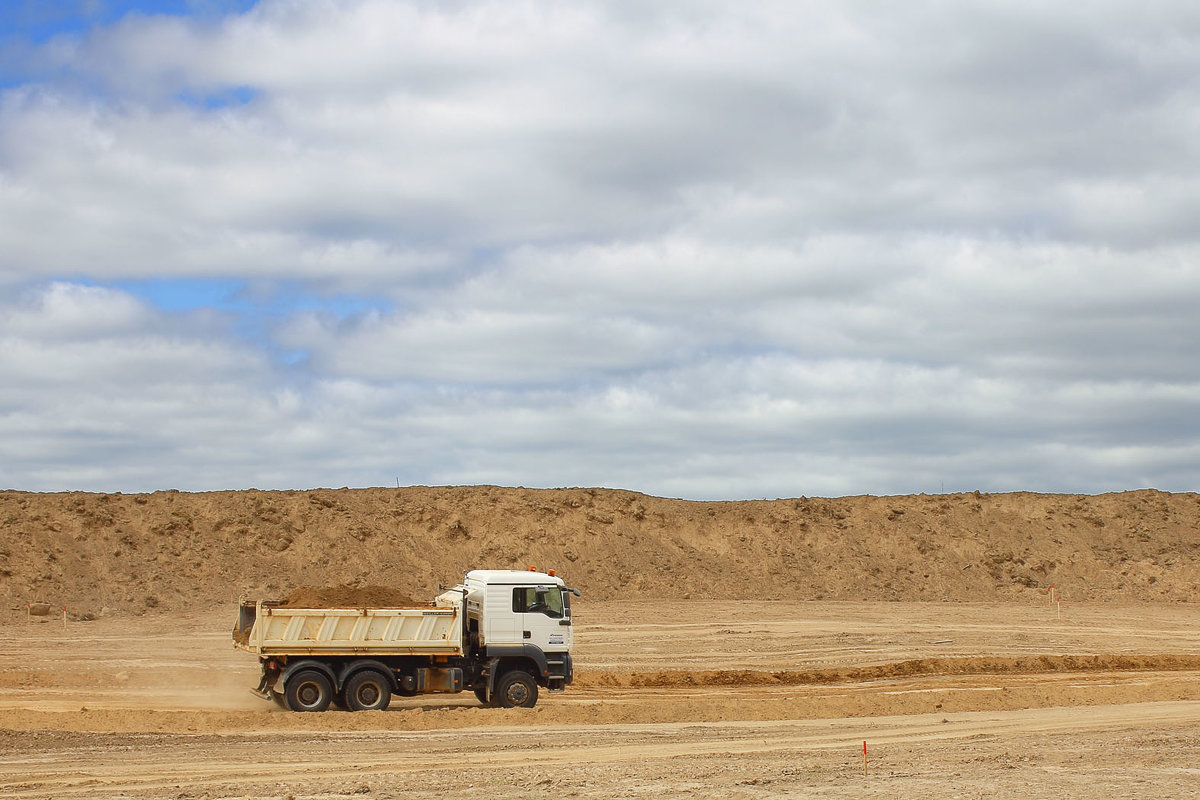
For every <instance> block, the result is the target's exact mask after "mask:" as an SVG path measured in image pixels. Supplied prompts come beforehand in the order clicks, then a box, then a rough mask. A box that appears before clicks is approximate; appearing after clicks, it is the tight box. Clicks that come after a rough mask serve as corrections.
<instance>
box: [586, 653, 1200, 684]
mask: <svg viewBox="0 0 1200 800" xmlns="http://www.w3.org/2000/svg"><path fill="white" fill-rule="evenodd" d="M1149 670H1153V671H1159V672H1178V671H1184V670H1188V671H1195V670H1200V656H1188V655H1177V654H1158V655H1111V654H1105V655H1083V656H1080V655H1041V656H1021V657H1015V658H1002V657H975V656H972V657H963V658H916V659H909V660H906V661H898V662H894V663H889V664H873V665H870V666H864V667H836V668H830V669H810V670H772V671H768V670H748V669H742V670H700V671H688V670H667V671H659V672H591V673H582V674H580V675H577V676H576V677H575V685H577V686H578V687H583V688H592V687H613V688H623V689H679V688H686V687H689V686H804V685H810V684H828V683H860V682H862V681H875V680H886V679H889V678H912V677H920V676H927V675H1040V674H1047V673H1058V672H1066V673H1077V672H1131V671H1149Z"/></svg>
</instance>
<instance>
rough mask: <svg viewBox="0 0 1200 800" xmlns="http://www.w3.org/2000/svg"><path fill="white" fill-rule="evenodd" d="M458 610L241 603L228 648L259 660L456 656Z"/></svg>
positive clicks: (457, 607) (459, 646)
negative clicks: (302, 606)
mask: <svg viewBox="0 0 1200 800" xmlns="http://www.w3.org/2000/svg"><path fill="white" fill-rule="evenodd" d="M462 628H463V625H462V606H461V604H457V605H452V606H435V607H426V608H282V607H280V604H279V603H273V602H271V601H264V600H259V601H255V602H252V601H246V602H243V603H242V605H241V608H240V610H239V614H238V622H237V627H236V628H234V631H233V642H234V646H236V647H238V648H239V649H241V650H246V651H247V652H251V653H255V654H257V655H260V656H301V655H325V656H340V655H345V656H364V655H367V656H369V655H380V656H384V655H388V656H403V655H421V656H431V655H445V656H455V655H462Z"/></svg>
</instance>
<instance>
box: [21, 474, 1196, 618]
mask: <svg viewBox="0 0 1200 800" xmlns="http://www.w3.org/2000/svg"><path fill="white" fill-rule="evenodd" d="M531 564H533V565H537V566H539V567H542V568H555V569H557V570H558V572H559V573H560V574H561V575H563V576H564V577H565V578H566V580H567V581H568V582H569V583H570V584H571V585H573V586H575V587H576V588H578V589H580V590H581V591H582V592H583V595H584V603H585V604H586V602H587V601H588V600H589V599H590V600H623V599H647V598H676V599H692V600H697V599H722V600H729V599H750V598H753V599H755V600H822V599H824V600H912V601H930V600H934V601H944V600H949V601H984V600H986V601H992V600H997V601H1005V600H1012V599H1015V598H1019V597H1022V596H1030V597H1032V596H1033V595H1035V594H1041V596H1043V597H1044V596H1045V592H1046V590H1047V588H1048V587H1049V586H1050V585H1051V584H1054V585H1056V586H1057V588H1058V590H1059V593H1060V594H1061V595H1062V597H1063V598H1064V599H1066V600H1068V601H1069V600H1080V599H1088V600H1104V601H1129V600H1135V601H1156V602H1161V601H1176V602H1178V601H1189V602H1197V601H1200V497H1198V496H1197V495H1195V494H1166V493H1163V492H1157V491H1152V490H1146V491H1136V492H1125V493H1119V494H1106V495H1098V496H1086V495H1039V494H1029V493H1014V494H1001V495H987V494H979V493H963V494H949V495H916V496H906V497H845V498H835V499H824V498H808V497H799V498H793V499H786V500H774V501H745V502H715V503H708V502H689V501H682V500H667V499H662V498H656V497H648V496H646V495H642V494H637V493H635V492H627V491H615V490H604V489H547V490H533V489H504V488H497V487H489V486H478V487H445V488H429V487H409V488H402V489H355V490H349V489H342V490H336V491H334V490H315V491H303V492H300V491H287V492H261V491H257V490H250V491H242V492H212V493H200V494H187V493H181V492H174V491H170V492H156V493H154V494H144V495H121V494H87V493H81V492H72V493H61V494H31V493H26V492H0V584H2V588H0V604H3V605H0V612H6V613H7V617H8V619H15V618H16V617H18V616H23V615H25V613H26V604H27V603H29V602H34V601H43V602H47V603H50V605H51V606H52V607H53V608H56V609H57V608H60V607H62V606H66V607H67V611H68V615H69V616H71V617H72V618H81V617H84V616H85V615H88V614H91V615H94V616H101V615H102V614H105V613H121V614H140V613H146V612H155V611H162V610H178V609H185V608H194V607H197V606H198V605H199V606H211V605H214V604H217V603H222V602H227V603H232V602H234V601H235V600H236V599H237V598H238V597H266V598H271V597H283V596H285V595H287V593H288V592H290V591H292V590H293V589H294V588H295V587H298V586H310V587H312V586H318V587H319V586H359V585H368V584H369V585H373V586H387V587H392V589H393V590H394V591H396V592H398V593H400V594H401V595H405V596H407V598H418V599H423V600H432V599H433V597H434V596H435V595H436V594H437V587H438V586H439V585H453V584H455V583H457V582H458V581H460V580H461V579H462V576H463V573H464V572H465V571H467V570H469V569H474V568H506V567H514V568H518V569H524V568H526V567H528V566H529V565H531ZM0 618H2V615H0Z"/></svg>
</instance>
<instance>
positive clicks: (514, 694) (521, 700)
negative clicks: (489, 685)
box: [492, 669, 538, 708]
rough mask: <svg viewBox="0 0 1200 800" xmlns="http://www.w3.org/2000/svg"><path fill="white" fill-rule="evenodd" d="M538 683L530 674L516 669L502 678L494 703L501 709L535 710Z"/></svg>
mask: <svg viewBox="0 0 1200 800" xmlns="http://www.w3.org/2000/svg"><path fill="white" fill-rule="evenodd" d="M537 697H538V687H537V681H535V680H534V679H533V676H532V675H530V674H529V673H528V672H524V671H522V670H519V669H514V670H513V671H511V672H506V673H504V674H503V675H501V676H500V680H498V681H496V691H495V692H493V693H492V702H493V703H495V704H496V705H498V706H500V707H501V708H533V707H534V705H536V704H537Z"/></svg>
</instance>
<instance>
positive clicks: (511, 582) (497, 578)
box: [466, 569, 566, 588]
mask: <svg viewBox="0 0 1200 800" xmlns="http://www.w3.org/2000/svg"><path fill="white" fill-rule="evenodd" d="M466 583H467V585H468V586H469V585H471V584H483V585H488V586H529V585H531V584H538V585H542V586H545V585H553V586H559V587H562V588H566V584H565V583H563V579H562V578H560V577H558V576H556V575H550V574H548V573H545V572H537V571H535V570H522V569H473V570H471V571H470V572H468V573H467V576H466Z"/></svg>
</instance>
